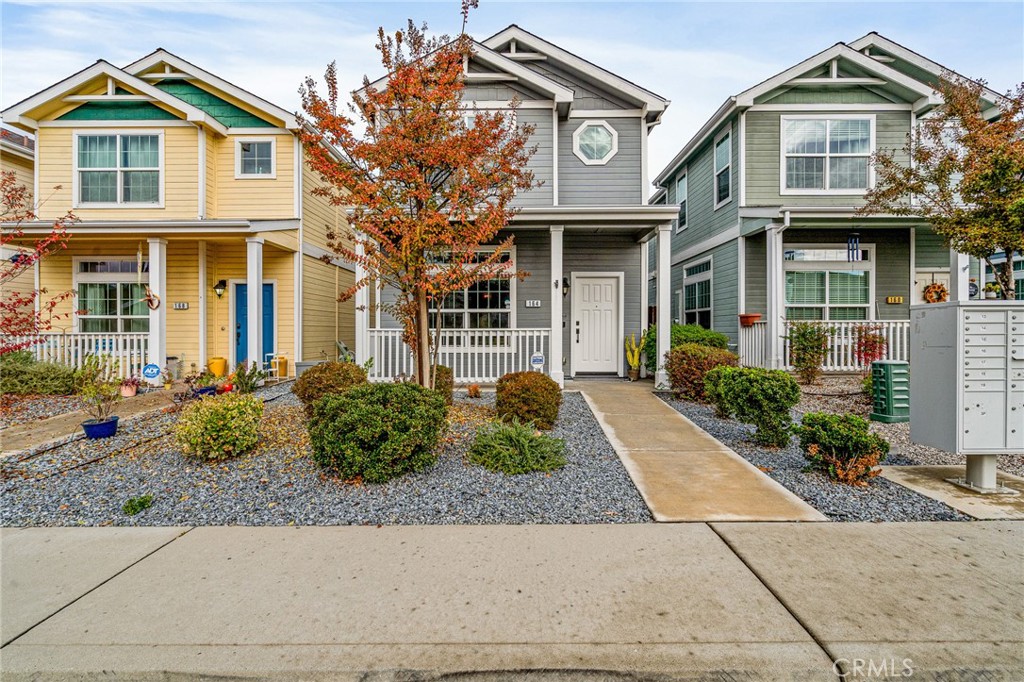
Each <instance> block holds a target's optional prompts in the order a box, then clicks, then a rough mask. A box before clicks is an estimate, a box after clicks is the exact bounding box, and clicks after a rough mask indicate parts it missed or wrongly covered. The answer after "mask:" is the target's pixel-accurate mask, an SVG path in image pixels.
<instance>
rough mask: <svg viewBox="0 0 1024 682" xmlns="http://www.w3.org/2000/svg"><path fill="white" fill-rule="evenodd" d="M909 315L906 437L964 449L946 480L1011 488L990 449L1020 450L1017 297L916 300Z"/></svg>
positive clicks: (1022, 318) (1023, 390) (1023, 305)
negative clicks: (962, 468)
mask: <svg viewBox="0 0 1024 682" xmlns="http://www.w3.org/2000/svg"><path fill="white" fill-rule="evenodd" d="M910 317H911V322H910V346H911V347H910V414H911V421H910V439H911V440H912V441H914V442H915V443H922V444H924V445H931V446H933V447H936V448H939V449H942V450H945V451H947V452H953V453H957V454H962V455H967V472H966V476H965V478H964V479H959V480H954V481H951V482H954V483H958V484H960V485H963V486H964V487H967V488H970V489H971V490H976V491H978V492H990V493H1013V491H1012V490H1010V489H1008V488H1005V487H1002V486H1000V485H999V484H998V482H997V480H996V455H1006V454H1019V453H1024V302H1015V301H951V302H948V303H936V304H931V305H919V306H913V307H912V308H911V309H910Z"/></svg>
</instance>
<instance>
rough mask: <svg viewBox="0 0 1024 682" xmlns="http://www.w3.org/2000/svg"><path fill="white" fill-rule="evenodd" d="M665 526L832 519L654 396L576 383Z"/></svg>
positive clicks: (632, 388) (637, 388)
mask: <svg viewBox="0 0 1024 682" xmlns="http://www.w3.org/2000/svg"><path fill="white" fill-rule="evenodd" d="M573 388H575V389H578V390H580V391H581V392H582V393H583V395H584V397H585V398H586V399H587V402H588V403H589V404H590V408H591V409H592V410H593V411H594V415H595V416H596V417H597V420H598V422H600V424H601V428H603V429H604V431H605V434H606V435H607V436H608V440H610V441H611V443H612V446H613V447H614V448H615V451H616V452H617V453H618V454H619V457H620V458H621V459H622V462H623V464H624V465H625V467H626V470H627V471H628V472H629V475H630V476H631V477H632V479H633V483H634V485H636V487H637V489H638V490H639V491H640V494H641V495H642V496H643V498H644V501H645V502H646V503H647V506H648V507H649V508H650V510H651V513H652V514H653V515H654V518H655V519H656V520H658V521H825V520H827V519H826V518H825V516H824V515H822V514H821V513H820V512H818V511H817V510H816V509H814V508H813V507H811V506H810V505H809V504H807V503H806V502H804V501H803V500H801V499H800V498H799V497H797V496H796V495H794V494H793V493H791V492H789V491H788V490H787V489H786V488H785V487H783V486H782V485H780V484H779V483H776V482H775V481H774V480H772V479H771V478H770V477H769V476H768V475H766V474H765V473H764V472H762V471H760V470H758V468H757V467H755V466H754V465H752V464H750V463H749V462H748V461H747V460H745V459H743V458H742V457H740V456H739V455H737V454H736V453H735V452H733V451H732V450H730V449H729V448H727V447H726V446H725V445H723V444H722V443H720V442H718V441H717V440H715V439H714V438H712V437H711V436H710V435H708V434H707V432H705V431H703V430H702V429H700V428H698V427H697V426H696V425H695V424H694V423H693V422H691V421H690V420H689V419H687V418H686V417H684V416H683V415H681V414H679V413H678V412H676V411H675V410H673V409H672V408H671V407H669V406H668V405H666V404H665V403H664V402H663V401H662V400H660V399H659V398H658V397H657V396H655V395H654V394H652V393H651V384H649V383H647V382H633V383H627V382H621V381H618V382H611V381H593V382H575V383H574V384H573Z"/></svg>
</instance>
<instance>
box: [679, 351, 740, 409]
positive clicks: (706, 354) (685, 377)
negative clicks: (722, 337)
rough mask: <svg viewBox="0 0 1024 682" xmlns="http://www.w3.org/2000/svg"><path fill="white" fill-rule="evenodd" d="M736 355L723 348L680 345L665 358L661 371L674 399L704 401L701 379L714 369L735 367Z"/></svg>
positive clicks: (702, 380)
mask: <svg viewBox="0 0 1024 682" xmlns="http://www.w3.org/2000/svg"><path fill="white" fill-rule="evenodd" d="M739 360H740V359H739V356H737V355H736V354H735V353H730V352H729V351H727V350H725V349H723V348H715V347H713V346H704V345H701V344H699V343H684V344H683V345H681V346H677V347H675V348H673V349H672V350H670V351H669V352H668V354H667V355H666V356H665V371H666V372H667V373H668V380H669V384H671V386H672V392H673V393H675V395H676V397H677V398H684V399H686V400H696V401H704V400H706V399H707V398H706V397H705V395H704V377H705V376H706V375H707V373H708V372H710V371H711V370H712V369H714V368H715V367H719V366H721V365H728V366H736V365H738V364H739Z"/></svg>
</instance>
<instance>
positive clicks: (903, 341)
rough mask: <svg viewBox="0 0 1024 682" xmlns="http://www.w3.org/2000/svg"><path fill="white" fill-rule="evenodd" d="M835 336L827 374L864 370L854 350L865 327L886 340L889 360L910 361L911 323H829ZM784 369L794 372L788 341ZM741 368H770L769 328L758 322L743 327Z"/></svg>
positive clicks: (874, 321)
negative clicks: (858, 336)
mask: <svg viewBox="0 0 1024 682" xmlns="http://www.w3.org/2000/svg"><path fill="white" fill-rule="evenodd" d="M827 324H828V326H829V327H831V328H832V329H833V331H834V333H833V334H832V336H831V339H830V341H829V349H828V355H827V356H826V358H825V362H824V363H823V364H822V366H821V368H822V370H824V371H826V372H853V371H859V370H863V369H865V367H864V365H862V364H860V363H859V362H857V358H856V357H855V356H854V348H855V347H856V343H857V333H858V330H859V329H860V328H862V327H868V328H872V329H875V330H877V332H878V333H879V334H881V335H882V336H883V337H885V341H886V344H885V346H886V347H885V358H884V359H886V360H902V361H904V362H906V361H909V360H910V321H909V320H864V321H851V322H828V323H827ZM783 349H784V350H783V352H784V353H785V366H786V368H787V369H791V368H792V366H791V364H790V361H789V341H783ZM739 351H740V364H741V365H744V366H745V367H768V366H770V364H771V345H770V344H769V343H768V324H767V323H766V322H755V323H754V324H753V325H752V326H750V327H740V343H739Z"/></svg>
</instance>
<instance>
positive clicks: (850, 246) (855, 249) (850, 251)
mask: <svg viewBox="0 0 1024 682" xmlns="http://www.w3.org/2000/svg"><path fill="white" fill-rule="evenodd" d="M860 259H861V258H860V233H859V232H851V233H850V234H848V235H846V261H847V262H848V263H853V262H856V261H859V260H860Z"/></svg>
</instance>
